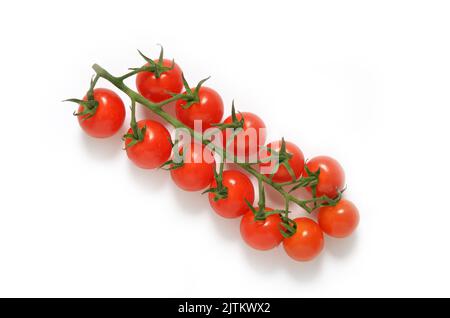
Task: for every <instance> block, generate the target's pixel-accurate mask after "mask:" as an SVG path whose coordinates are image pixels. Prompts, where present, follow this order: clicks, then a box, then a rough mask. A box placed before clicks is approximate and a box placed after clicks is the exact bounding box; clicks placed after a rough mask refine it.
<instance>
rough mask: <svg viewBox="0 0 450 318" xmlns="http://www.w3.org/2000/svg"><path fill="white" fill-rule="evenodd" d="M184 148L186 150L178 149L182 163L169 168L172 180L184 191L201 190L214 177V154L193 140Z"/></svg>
mask: <svg viewBox="0 0 450 318" xmlns="http://www.w3.org/2000/svg"><path fill="white" fill-rule="evenodd" d="M184 148H185V150H186V151H183V148H181V149H180V155H181V156H182V158H183V163H182V165H181V166H180V167H175V168H174V169H172V170H170V175H171V177H172V180H173V181H174V182H175V184H176V185H177V186H178V187H180V188H181V189H183V190H185V191H200V190H203V189H204V188H206V187H207V186H209V185H210V184H211V182H212V180H213V178H214V169H215V168H216V162H215V160H214V156H213V155H212V153H211V151H210V150H209V149H207V148H206V147H205V146H204V145H200V144H196V143H194V142H193V143H191V144H190V145H188V146H187V147H184Z"/></svg>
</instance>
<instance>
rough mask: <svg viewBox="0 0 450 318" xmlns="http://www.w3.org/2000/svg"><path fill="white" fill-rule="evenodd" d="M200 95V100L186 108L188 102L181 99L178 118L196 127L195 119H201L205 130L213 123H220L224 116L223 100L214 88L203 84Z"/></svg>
mask: <svg viewBox="0 0 450 318" xmlns="http://www.w3.org/2000/svg"><path fill="white" fill-rule="evenodd" d="M194 90H195V88H192V91H194ZM184 94H186V92H185V93H184ZM198 97H199V100H200V101H199V102H198V103H194V104H192V105H191V106H189V108H186V109H184V108H183V106H184V105H186V103H187V102H186V101H185V100H182V99H179V100H178V101H177V104H176V115H177V118H178V119H179V120H180V121H181V122H182V123H183V124H185V125H186V126H189V127H191V128H194V120H201V121H202V129H203V130H206V129H208V128H210V127H211V124H216V123H220V121H221V120H222V116H223V101H222V98H221V97H220V95H219V94H218V93H217V92H216V91H215V90H213V89H212V88H209V87H204V86H202V87H200V90H199V92H198Z"/></svg>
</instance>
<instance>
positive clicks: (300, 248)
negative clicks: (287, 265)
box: [283, 217, 324, 262]
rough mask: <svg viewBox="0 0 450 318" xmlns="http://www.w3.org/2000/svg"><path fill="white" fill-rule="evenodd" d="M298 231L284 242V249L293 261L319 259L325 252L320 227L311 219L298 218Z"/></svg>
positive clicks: (296, 221)
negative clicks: (321, 253) (322, 252)
mask: <svg viewBox="0 0 450 318" xmlns="http://www.w3.org/2000/svg"><path fill="white" fill-rule="evenodd" d="M294 221H295V223H297V231H296V232H295V234H294V235H292V236H291V237H289V238H285V239H284V241H283V247H284V250H285V251H286V254H288V255H289V256H290V257H291V258H292V259H294V260H296V261H300V262H306V261H310V260H312V259H314V258H315V257H317V256H318V255H319V254H320V252H321V251H322V250H323V246H324V239H323V233H322V230H321V229H320V227H319V225H318V224H317V223H316V222H314V221H313V220H311V219H309V218H305V217H302V218H296V219H294Z"/></svg>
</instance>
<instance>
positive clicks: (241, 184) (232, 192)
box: [208, 170, 255, 218]
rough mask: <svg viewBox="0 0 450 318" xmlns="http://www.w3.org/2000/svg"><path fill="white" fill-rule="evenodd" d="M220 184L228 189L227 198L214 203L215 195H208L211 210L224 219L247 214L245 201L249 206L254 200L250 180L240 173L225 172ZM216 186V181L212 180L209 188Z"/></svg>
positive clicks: (235, 171)
mask: <svg viewBox="0 0 450 318" xmlns="http://www.w3.org/2000/svg"><path fill="white" fill-rule="evenodd" d="M222 184H223V185H224V186H225V187H227V188H228V196H227V198H225V199H219V200H217V201H214V197H215V194H214V193H209V194H208V199H209V204H210V205H211V207H212V208H213V210H214V211H215V212H216V213H217V214H219V215H220V216H222V217H224V218H237V217H239V216H241V215H243V214H244V213H245V212H247V211H248V206H247V204H246V203H245V199H246V200H247V201H248V202H250V204H253V201H254V200H255V189H254V188H253V184H252V182H251V181H250V179H249V178H248V177H247V176H246V175H245V174H243V173H242V172H240V171H237V170H226V171H224V172H223V180H222ZM216 186H217V183H216V180H213V182H212V183H211V188H215V187H216Z"/></svg>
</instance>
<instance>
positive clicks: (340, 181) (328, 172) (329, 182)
mask: <svg viewBox="0 0 450 318" xmlns="http://www.w3.org/2000/svg"><path fill="white" fill-rule="evenodd" d="M306 166H307V167H308V169H309V170H310V171H311V172H316V171H317V170H319V168H320V175H319V182H318V184H317V188H316V195H317V197H320V196H322V195H326V196H327V197H329V198H335V197H336V196H337V195H338V192H339V191H341V190H342V189H343V188H344V186H345V173H344V170H343V169H342V167H341V165H340V164H339V162H337V161H336V160H335V159H333V158H331V157H327V156H318V157H314V158H312V159H311V160H309V161H308V162H307V163H306ZM307 190H308V191H311V189H310V188H307Z"/></svg>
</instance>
